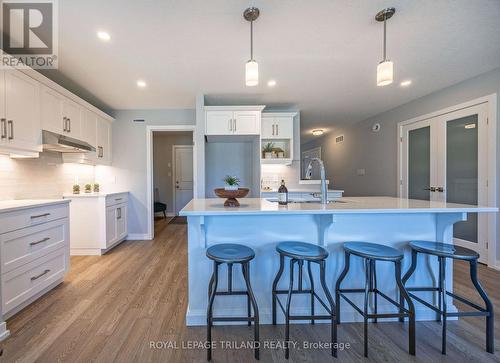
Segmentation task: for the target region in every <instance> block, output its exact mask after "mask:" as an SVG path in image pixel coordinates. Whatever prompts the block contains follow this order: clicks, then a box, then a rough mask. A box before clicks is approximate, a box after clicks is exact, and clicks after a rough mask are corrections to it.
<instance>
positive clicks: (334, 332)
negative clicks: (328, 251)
mask: <svg viewBox="0 0 500 363" xmlns="http://www.w3.org/2000/svg"><path fill="white" fill-rule="evenodd" d="M325 264H326V263H325V260H322V261H319V276H320V281H321V287H322V288H323V292H324V293H325V296H326V299H327V300H328V303H329V304H330V315H331V326H330V330H331V343H332V355H333V356H334V357H337V347H336V343H337V324H336V319H335V303H334V302H333V298H332V295H331V294H330V290H329V289H328V286H327V284H326V279H325Z"/></svg>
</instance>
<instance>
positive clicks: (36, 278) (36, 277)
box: [31, 270, 50, 281]
mask: <svg viewBox="0 0 500 363" xmlns="http://www.w3.org/2000/svg"><path fill="white" fill-rule="evenodd" d="M49 272H50V270H45V271H43V272H42V273H41V274H40V275H37V276H33V277H32V278H31V281H35V280H38V279H39V278H40V277H42V276H44V275H47V274H48V273H49Z"/></svg>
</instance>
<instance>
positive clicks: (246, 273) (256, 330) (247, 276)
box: [242, 262, 260, 360]
mask: <svg viewBox="0 0 500 363" xmlns="http://www.w3.org/2000/svg"><path fill="white" fill-rule="evenodd" d="M242 269H243V277H244V279H245V283H246V285H247V292H248V296H249V298H250V301H251V302H252V307H253V315H254V341H255V349H254V355H255V359H257V360H258V359H259V342H260V339H259V308H258V307H257V301H256V300H255V296H254V294H253V291H252V286H251V284H250V271H249V264H248V262H246V263H243V264H242Z"/></svg>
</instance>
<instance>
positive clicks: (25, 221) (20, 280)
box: [0, 200, 70, 319]
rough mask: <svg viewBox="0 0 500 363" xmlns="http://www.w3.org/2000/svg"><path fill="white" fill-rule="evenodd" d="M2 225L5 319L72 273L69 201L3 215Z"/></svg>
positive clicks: (2, 280)
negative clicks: (70, 266) (70, 271)
mask: <svg viewBox="0 0 500 363" xmlns="http://www.w3.org/2000/svg"><path fill="white" fill-rule="evenodd" d="M35 204H36V203H35ZM0 212H1V211H0ZM0 224H1V225H2V228H1V229H0V248H1V264H0V269H1V293H0V295H1V297H2V318H3V319H5V318H8V317H10V316H12V315H13V314H15V313H16V312H18V311H19V310H21V309H22V308H24V307H25V306H27V305H28V304H30V303H31V302H33V301H34V300H36V299H37V298H39V297H40V296H41V295H42V294H44V293H46V292H47V291H49V290H50V289H52V288H54V287H55V286H56V285H58V284H59V283H61V282H62V281H63V279H64V275H65V274H66V273H67V272H68V271H69V264H70V261H69V245H70V242H69V206H68V201H64V200H63V201H55V202H53V203H50V204H48V205H42V206H37V205H34V206H32V207H26V208H23V209H20V210H18V209H14V210H10V211H8V212H5V213H0Z"/></svg>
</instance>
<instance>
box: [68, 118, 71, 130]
mask: <svg viewBox="0 0 500 363" xmlns="http://www.w3.org/2000/svg"><path fill="white" fill-rule="evenodd" d="M68 132H71V119H70V118H68Z"/></svg>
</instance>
